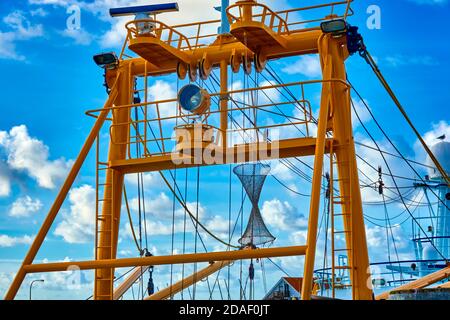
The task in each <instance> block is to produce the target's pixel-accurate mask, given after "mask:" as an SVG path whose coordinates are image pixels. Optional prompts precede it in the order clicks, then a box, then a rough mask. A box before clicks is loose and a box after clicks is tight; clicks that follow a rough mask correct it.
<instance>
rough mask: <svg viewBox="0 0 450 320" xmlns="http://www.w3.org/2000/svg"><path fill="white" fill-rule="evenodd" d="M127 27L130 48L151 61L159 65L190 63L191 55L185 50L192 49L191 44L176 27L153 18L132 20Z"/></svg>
mask: <svg viewBox="0 0 450 320" xmlns="http://www.w3.org/2000/svg"><path fill="white" fill-rule="evenodd" d="M125 27H126V29H127V31H128V41H129V43H128V48H129V49H130V50H131V51H133V52H135V53H136V54H138V55H139V56H141V57H142V58H144V59H145V60H147V61H149V62H150V63H152V64H154V65H156V66H158V67H164V66H166V65H171V64H172V65H173V62H174V61H176V62H178V61H183V62H185V63H189V56H188V55H186V54H185V53H184V52H183V51H185V50H191V49H192V47H191V44H190V42H189V39H188V38H187V37H186V36H185V35H183V34H182V33H181V32H179V31H177V30H176V29H175V28H173V27H170V26H168V25H166V24H165V23H163V22H161V21H157V20H153V19H142V20H134V21H130V22H128V23H127V24H126V25H125Z"/></svg>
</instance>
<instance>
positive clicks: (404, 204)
mask: <svg viewBox="0 0 450 320" xmlns="http://www.w3.org/2000/svg"><path fill="white" fill-rule="evenodd" d="M349 83H350V82H349ZM350 85H351V84H350ZM351 86H352V87H353V85H351ZM353 90H354V87H353ZM361 101H363V99H361ZM350 102H351V105H352V108H353V111H354V112H355V114H356V117H357V118H358V121H359V123H360V124H361V126H362V128H363V129H364V131H365V132H366V133H367V135H368V136H369V138H370V139H371V140H372V142H373V143H374V144H375V146H376V147H377V148H378V149H379V146H378V143H377V142H376V140H375V138H374V137H373V136H372V134H371V133H370V132H369V130H368V129H367V127H366V125H365V124H364V123H363V122H362V121H361V118H360V116H359V114H358V113H357V110H356V107H355V105H354V103H353V101H352V100H350ZM363 103H364V101H363ZM367 109H369V108H367ZM371 114H372V113H371ZM372 117H373V116H372ZM374 120H375V119H374ZM380 155H381V157H382V158H383V161H384V163H385V165H386V167H387V169H388V171H389V173H390V175H391V179H392V181H393V183H394V185H395V186H396V187H397V188H398V185H397V181H396V180H395V178H394V177H393V176H392V170H391V168H390V166H389V163H388V162H387V160H386V158H385V156H384V154H383V153H380ZM397 192H398V193H399V195H400V200H401V202H402V204H403V206H404V207H405V208H406V209H407V212H408V214H409V215H410V217H411V218H412V219H413V221H414V222H415V223H416V225H417V226H418V227H419V229H420V230H421V231H422V232H423V234H424V235H425V237H426V238H427V239H428V240H430V239H429V237H428V235H427V233H426V232H425V230H424V229H423V227H422V226H421V225H420V223H419V222H418V221H417V219H416V218H415V217H414V215H413V214H412V213H411V211H410V210H409V208H408V206H407V205H406V203H405V199H404V198H403V197H402V195H401V192H400V190H399V189H397ZM431 245H432V246H433V247H434V249H435V250H436V252H437V253H438V254H439V255H440V256H441V257H442V258H443V259H444V260H445V259H446V257H445V256H444V255H443V254H442V252H441V251H440V250H439V249H438V248H437V247H436V246H435V245H434V243H432V242H431Z"/></svg>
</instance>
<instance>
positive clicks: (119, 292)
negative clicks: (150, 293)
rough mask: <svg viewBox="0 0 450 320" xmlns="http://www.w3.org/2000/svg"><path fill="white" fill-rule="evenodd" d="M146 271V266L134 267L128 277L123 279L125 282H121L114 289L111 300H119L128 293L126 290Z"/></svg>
mask: <svg viewBox="0 0 450 320" xmlns="http://www.w3.org/2000/svg"><path fill="white" fill-rule="evenodd" d="M147 270H148V266H143V267H136V268H134V270H133V271H131V273H130V275H129V276H128V277H126V278H125V280H123V281H122V283H121V284H120V285H118V286H117V288H115V289H114V294H113V299H114V300H119V299H120V298H121V297H122V296H123V295H124V294H125V292H127V291H128V289H130V288H131V286H132V285H133V283H135V282H136V281H137V280H138V279H139V277H140V276H141V275H142V274H143V273H144V272H146V271H147Z"/></svg>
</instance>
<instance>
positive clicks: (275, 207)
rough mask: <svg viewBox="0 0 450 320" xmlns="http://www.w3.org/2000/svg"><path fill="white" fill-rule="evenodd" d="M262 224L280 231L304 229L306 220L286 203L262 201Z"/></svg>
mask: <svg viewBox="0 0 450 320" xmlns="http://www.w3.org/2000/svg"><path fill="white" fill-rule="evenodd" d="M261 214H262V216H263V219H264V222H265V223H266V224H267V225H268V226H271V227H274V228H277V229H279V230H282V231H288V230H293V229H298V228H306V227H307V224H308V221H307V219H306V218H305V217H304V216H303V215H301V214H299V213H298V212H297V209H296V208H294V207H292V206H291V205H290V204H289V202H287V201H280V200H278V199H273V200H269V201H264V203H263V205H262V209H261Z"/></svg>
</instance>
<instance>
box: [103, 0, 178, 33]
mask: <svg viewBox="0 0 450 320" xmlns="http://www.w3.org/2000/svg"><path fill="white" fill-rule="evenodd" d="M175 11H178V3H176V2H172V3H162V4H152V5H147V6H135V7H122V8H111V9H109V15H110V16H111V17H123V16H134V20H148V18H149V17H150V15H153V16H156V15H157V14H158V13H163V12H175ZM136 27H137V28H138V30H139V31H138V32H139V34H152V33H153V30H154V29H155V28H156V25H155V23H154V21H142V22H140V23H137V24H136Z"/></svg>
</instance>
